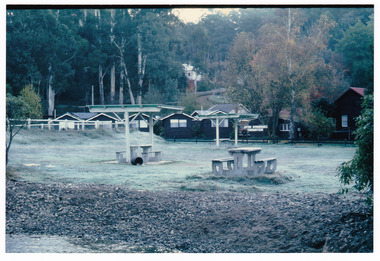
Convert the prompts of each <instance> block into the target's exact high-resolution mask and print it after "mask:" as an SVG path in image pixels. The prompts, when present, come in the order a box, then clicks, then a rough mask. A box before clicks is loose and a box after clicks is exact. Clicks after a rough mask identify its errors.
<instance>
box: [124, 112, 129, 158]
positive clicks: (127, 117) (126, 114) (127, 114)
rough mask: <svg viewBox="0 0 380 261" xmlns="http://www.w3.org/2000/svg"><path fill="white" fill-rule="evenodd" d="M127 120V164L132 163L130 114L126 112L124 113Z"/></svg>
mask: <svg viewBox="0 0 380 261" xmlns="http://www.w3.org/2000/svg"><path fill="white" fill-rule="evenodd" d="M124 120H125V123H124V124H125V159H126V162H127V163H130V162H131V142H130V139H129V113H128V111H126V112H125V113H124Z"/></svg>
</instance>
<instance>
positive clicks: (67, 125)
mask: <svg viewBox="0 0 380 261" xmlns="http://www.w3.org/2000/svg"><path fill="white" fill-rule="evenodd" d="M68 128H69V122H68V121H67V119H66V120H65V130H67V129H68Z"/></svg>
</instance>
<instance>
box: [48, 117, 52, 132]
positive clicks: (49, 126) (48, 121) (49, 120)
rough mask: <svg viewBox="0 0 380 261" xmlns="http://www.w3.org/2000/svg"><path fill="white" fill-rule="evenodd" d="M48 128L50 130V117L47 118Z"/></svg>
mask: <svg viewBox="0 0 380 261" xmlns="http://www.w3.org/2000/svg"><path fill="white" fill-rule="evenodd" d="M48 129H49V130H51V119H50V118H49V119H48Z"/></svg>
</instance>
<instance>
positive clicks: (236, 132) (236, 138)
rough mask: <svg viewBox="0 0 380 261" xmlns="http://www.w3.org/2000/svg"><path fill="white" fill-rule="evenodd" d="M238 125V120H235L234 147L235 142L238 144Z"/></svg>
mask: <svg viewBox="0 0 380 261" xmlns="http://www.w3.org/2000/svg"><path fill="white" fill-rule="evenodd" d="M238 125H239V121H238V120H235V147H237V144H238V132H239V128H238Z"/></svg>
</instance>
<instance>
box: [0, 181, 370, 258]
mask: <svg viewBox="0 0 380 261" xmlns="http://www.w3.org/2000/svg"><path fill="white" fill-rule="evenodd" d="M6 234H7V236H8V237H12V236H17V235H25V236H30V237H33V236H37V235H41V236H58V237H62V238H69V239H70V242H71V243H72V244H74V245H76V246H78V249H82V250H81V251H82V252H83V251H84V252H185V253H302V252H309V253H310V252H313V253H314V252H373V218H372V215H369V213H368V209H367V208H366V206H365V204H364V203H363V200H362V199H360V198H359V197H357V196H342V195H340V194H326V193H276V192H274V193H272V192H271V193H269V192H257V193H253V192H252V193H237V192H231V193H230V192H196V191H182V192H166V191H139V190H133V189H130V188H128V187H126V186H115V185H99V184H96V185H95V184H62V183H53V184H41V183H31V182H26V181H16V180H12V179H9V180H7V183H6ZM8 237H7V238H8ZM83 249H84V250H83ZM66 251H67V252H77V251H76V250H75V248H73V249H72V250H71V251H70V250H68V249H66ZM25 252H28V251H27V250H25Z"/></svg>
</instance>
